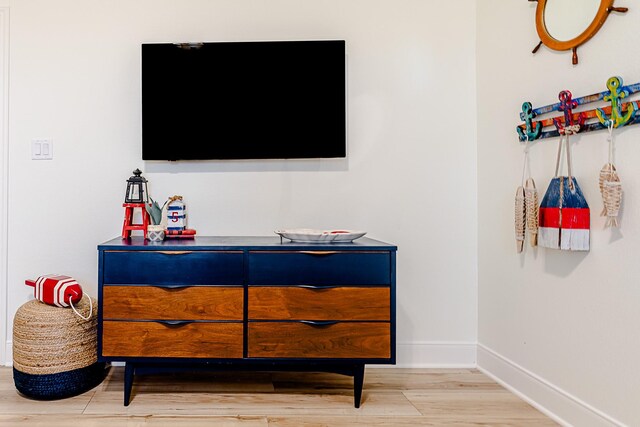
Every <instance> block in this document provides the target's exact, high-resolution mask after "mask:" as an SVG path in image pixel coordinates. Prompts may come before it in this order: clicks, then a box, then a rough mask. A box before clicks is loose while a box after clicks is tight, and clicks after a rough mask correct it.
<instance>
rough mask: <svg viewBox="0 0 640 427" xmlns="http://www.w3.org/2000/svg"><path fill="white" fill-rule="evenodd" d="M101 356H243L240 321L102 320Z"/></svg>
mask: <svg viewBox="0 0 640 427" xmlns="http://www.w3.org/2000/svg"><path fill="white" fill-rule="evenodd" d="M102 329H103V333H102V356H112V357H188V358H242V346H243V339H242V330H243V325H242V323H228V322H218V323H216V322H210V323H207V322H198V323H187V324H183V325H177V326H171V325H164V324H161V323H157V322H119V321H105V322H103V325H102Z"/></svg>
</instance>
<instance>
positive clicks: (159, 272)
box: [102, 251, 243, 285]
mask: <svg viewBox="0 0 640 427" xmlns="http://www.w3.org/2000/svg"><path fill="white" fill-rule="evenodd" d="M102 274H103V280H102V283H104V284H109V285H119V284H154V285H241V284H242V282H243V255H242V252H241V251H238V252H222V251H105V252H104V262H103V272H102Z"/></svg>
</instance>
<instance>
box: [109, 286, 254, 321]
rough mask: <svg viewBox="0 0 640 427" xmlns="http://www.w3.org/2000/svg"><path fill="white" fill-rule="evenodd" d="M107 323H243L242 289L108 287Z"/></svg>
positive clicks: (212, 287)
mask: <svg viewBox="0 0 640 427" xmlns="http://www.w3.org/2000/svg"><path fill="white" fill-rule="evenodd" d="M102 292H103V293H102V313H103V314H102V316H103V318H104V319H143V320H144V319H148V320H238V321H242V319H243V317H244V316H243V306H244V290H243V288H242V287H239V286H238V287H224V286H192V287H185V288H166V287H164V288H163V287H158V286H105V287H104V288H103V291H102Z"/></svg>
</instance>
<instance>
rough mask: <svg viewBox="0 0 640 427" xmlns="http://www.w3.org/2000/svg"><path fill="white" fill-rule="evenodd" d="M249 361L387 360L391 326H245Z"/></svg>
mask: <svg viewBox="0 0 640 427" xmlns="http://www.w3.org/2000/svg"><path fill="white" fill-rule="evenodd" d="M248 346H249V347H248V355H249V357H267V358H330V359H340V358H354V359H387V358H389V357H391V326H390V324H389V323H384V322H378V323H373V322H368V323H367V322H343V323H335V324H332V325H328V326H313V325H309V324H305V323H301V322H252V323H249V337H248Z"/></svg>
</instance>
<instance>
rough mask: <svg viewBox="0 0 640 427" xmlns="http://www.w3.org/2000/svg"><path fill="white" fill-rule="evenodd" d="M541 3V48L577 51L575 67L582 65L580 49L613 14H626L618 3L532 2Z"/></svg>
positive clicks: (538, 22)
mask: <svg viewBox="0 0 640 427" xmlns="http://www.w3.org/2000/svg"><path fill="white" fill-rule="evenodd" d="M530 1H537V2H538V7H537V8H536V30H537V32H538V36H540V44H538V46H536V48H535V49H534V50H533V53H536V52H537V51H538V49H539V48H540V45H542V44H544V45H545V46H547V47H548V48H549V49H553V50H573V63H574V64H577V63H578V53H577V49H578V46H580V45H582V44H583V43H585V42H586V41H587V40H589V39H590V38H591V37H593V36H594V35H595V34H596V33H597V32H598V30H599V29H600V27H602V24H604V21H605V20H606V19H607V16H609V13H611V12H623V13H624V12H626V11H627V10H628V9H627V8H626V7H614V6H613V2H614V1H615V0H530Z"/></svg>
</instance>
